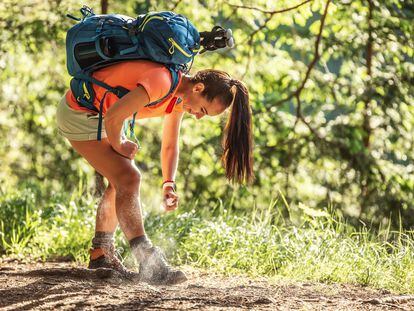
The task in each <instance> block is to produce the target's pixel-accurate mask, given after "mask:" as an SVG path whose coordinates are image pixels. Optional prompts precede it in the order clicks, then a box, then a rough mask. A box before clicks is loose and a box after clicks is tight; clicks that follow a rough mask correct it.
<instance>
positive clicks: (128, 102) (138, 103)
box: [105, 86, 150, 152]
mask: <svg viewBox="0 0 414 311" xmlns="http://www.w3.org/2000/svg"><path fill="white" fill-rule="evenodd" d="M149 100H150V99H149V97H148V94H147V92H146V91H145V89H144V88H143V87H142V86H138V87H137V88H136V89H134V90H132V91H131V92H129V93H128V94H126V95H125V96H124V97H122V98H121V99H119V100H118V101H117V102H116V103H115V104H114V105H112V106H111V107H110V108H109V109H108V111H107V113H106V115H105V129H106V134H107V135H108V141H109V143H110V144H111V146H112V148H114V149H115V151H118V152H119V150H120V148H121V137H122V136H121V131H122V126H123V123H124V120H125V119H127V118H128V117H129V116H131V115H133V114H134V113H135V112H137V111H139V110H140V109H142V108H143V107H144V106H145V105H147V104H148V103H149Z"/></svg>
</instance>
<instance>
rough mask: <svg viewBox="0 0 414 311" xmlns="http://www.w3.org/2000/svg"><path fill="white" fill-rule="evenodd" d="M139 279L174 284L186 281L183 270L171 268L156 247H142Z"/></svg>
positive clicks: (150, 282) (152, 282) (154, 282)
mask: <svg viewBox="0 0 414 311" xmlns="http://www.w3.org/2000/svg"><path fill="white" fill-rule="evenodd" d="M140 251H142V255H143V258H144V259H143V260H142V261H141V263H140V265H139V280H140V281H141V282H146V283H149V284H155V285H174V284H179V283H182V282H185V281H187V277H186V275H185V274H184V272H182V271H180V270H177V269H174V268H172V267H171V266H170V265H169V264H168V263H167V260H166V258H165V256H164V254H163V253H162V251H161V249H159V248H158V247H150V248H147V249H142V250H140Z"/></svg>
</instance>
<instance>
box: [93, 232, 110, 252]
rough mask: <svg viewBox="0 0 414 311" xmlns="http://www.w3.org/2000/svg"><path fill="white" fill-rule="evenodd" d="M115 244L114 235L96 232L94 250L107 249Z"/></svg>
mask: <svg viewBox="0 0 414 311" xmlns="http://www.w3.org/2000/svg"><path fill="white" fill-rule="evenodd" d="M113 244H114V233H113V232H103V231H96V232H95V237H94V238H93V239H92V248H105V247H110V246H112V245H113Z"/></svg>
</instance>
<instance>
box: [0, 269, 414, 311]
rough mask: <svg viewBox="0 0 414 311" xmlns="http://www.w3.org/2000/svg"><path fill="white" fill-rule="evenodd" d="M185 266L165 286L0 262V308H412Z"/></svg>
mask: <svg viewBox="0 0 414 311" xmlns="http://www.w3.org/2000/svg"><path fill="white" fill-rule="evenodd" d="M184 270H185V271H186V273H187V274H188V276H189V280H188V281H187V282H186V283H184V284H180V285H177V286H169V287H168V286H150V285H148V284H144V283H133V282H125V281H121V280H120V279H118V278H116V277H111V278H106V279H102V277H99V276H98V275H97V274H96V273H93V272H91V271H90V270H87V269H84V268H82V267H76V266H75V265H74V264H72V263H33V264H23V263H18V262H13V261H3V262H2V263H0V310H312V311H313V310H335V311H336V310H414V296H401V295H400V296H398V295H393V294H391V293H389V292H388V291H385V290H382V291H380V290H373V289H369V288H364V287H360V286H354V285H339V284H334V285H327V284H318V283H289V284H286V283H280V282H279V283H276V284H272V283H270V282H269V281H267V280H265V279H254V280H249V279H247V278H245V277H241V276H232V277H223V276H218V275H214V274H211V273H208V272H206V271H202V270H195V269H193V268H190V267H185V268H184Z"/></svg>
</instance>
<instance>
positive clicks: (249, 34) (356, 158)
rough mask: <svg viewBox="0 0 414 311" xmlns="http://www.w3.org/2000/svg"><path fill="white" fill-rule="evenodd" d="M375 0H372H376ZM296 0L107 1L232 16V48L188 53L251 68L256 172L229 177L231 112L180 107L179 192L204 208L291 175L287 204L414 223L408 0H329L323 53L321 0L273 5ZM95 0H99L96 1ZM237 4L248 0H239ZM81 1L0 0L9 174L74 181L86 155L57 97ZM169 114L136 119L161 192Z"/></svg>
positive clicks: (0, 103) (268, 191)
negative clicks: (206, 113)
mask: <svg viewBox="0 0 414 311" xmlns="http://www.w3.org/2000/svg"><path fill="white" fill-rule="evenodd" d="M370 2H371V3H372V6H371V7H370V6H369V3H370ZM299 3H300V2H299V1H298V2H295V3H292V1H276V2H275V1H265V0H261V1H254V2H252V1H230V2H227V1H212V0H205V1H200V0H182V1H176V2H170V1H150V0H148V1H141V2H139V3H137V2H134V1H127V2H122V3H121V2H115V1H109V11H110V12H119V13H125V14H129V15H131V16H134V15H137V14H140V13H143V12H145V11H147V10H170V9H174V10H175V11H177V12H180V13H182V14H185V15H187V16H188V17H189V18H190V19H191V20H192V21H193V22H194V23H195V24H196V25H197V26H198V28H199V29H200V30H208V29H210V28H211V27H212V25H214V24H221V25H223V26H225V27H231V28H232V29H233V30H234V34H235V37H236V42H237V48H235V49H231V50H225V51H220V52H215V53H206V54H204V55H202V56H199V57H198V58H197V59H196V61H195V63H194V66H193V70H192V71H193V72H195V71H196V70H198V69H202V68H206V67H213V68H220V69H224V70H226V71H228V72H229V73H231V74H232V75H233V76H235V77H237V78H241V79H243V81H245V82H246V84H247V85H248V87H249V89H250V94H251V106H252V109H253V112H254V134H255V151H254V157H255V167H254V168H255V172H256V181H255V184H254V185H252V186H251V187H249V188H245V187H240V188H238V187H235V186H232V185H229V184H228V183H227V182H226V181H225V179H224V177H223V169H222V167H221V165H220V155H221V154H220V153H221V147H220V135H221V131H222V130H221V128H222V127H223V124H224V118H225V117H223V118H222V119H220V118H211V119H208V118H207V119H203V120H202V121H196V120H195V119H192V118H185V120H184V121H183V129H182V135H181V141H180V148H181V156H180V165H179V169H178V188H179V191H180V194H181V195H182V198H183V201H189V200H192V199H193V198H194V197H197V198H198V200H199V202H200V205H201V206H203V207H204V208H211V207H213V206H214V204H215V203H214V202H215V201H216V198H222V199H223V200H225V201H226V202H232V205H231V209H234V210H238V209H244V210H249V209H250V208H251V206H252V204H254V202H255V204H257V205H258V206H262V207H263V206H265V205H266V202H268V201H269V200H270V199H271V198H272V197H274V193H275V191H277V189H276V187H275V185H277V187H278V188H280V189H283V190H284V192H285V194H286V197H287V200H288V201H289V202H290V204H292V205H295V204H298V202H304V203H306V204H307V205H309V206H311V207H313V208H323V207H324V206H327V205H334V206H335V207H336V208H338V209H340V210H341V211H342V212H343V214H344V215H345V216H346V217H347V218H348V219H350V221H352V222H353V223H354V224H355V225H358V220H357V219H358V218H361V219H363V220H365V221H370V222H376V223H381V222H383V221H387V219H388V218H391V220H392V223H393V225H397V223H398V216H399V215H400V214H401V215H402V216H403V217H402V219H403V222H404V226H406V227H410V226H412V225H413V224H414V218H413V215H414V214H413V213H412V210H413V202H414V197H413V193H414V174H413V172H414V171H413V166H412V164H411V163H412V162H413V158H414V151H413V150H414V148H412V146H413V137H414V136H413V134H412V133H413V128H414V116H413V114H414V110H413V107H412V105H411V103H412V102H413V94H414V90H413V85H414V83H413V79H414V77H413V72H414V70H413V68H414V61H413V56H414V42H413V38H412V35H411V34H412V33H413V31H414V29H413V23H412V19H413V17H414V16H413V5H412V4H411V3H409V2H402V1H396V0H387V1H385V2H384V1H382V2H378V1H376V0H372V1H362V0H358V1H348V0H342V1H335V2H331V4H330V6H329V7H328V14H327V17H326V21H325V25H324V29H323V31H322V32H321V38H320V46H319V47H320V49H319V52H320V53H319V54H320V57H319V59H317V61H316V63H315V66H314V67H313V68H312V70H311V71H310V74H309V78H308V80H307V81H306V84H305V85H304V87H303V89H302V90H301V91H300V101H301V114H302V116H303V120H306V123H305V122H304V121H303V120H302V119H301V118H299V119H298V118H297V112H298V111H297V108H298V102H297V100H296V98H295V96H289V95H290V94H293V93H294V92H296V91H297V90H298V88H299V87H300V85H301V84H302V82H303V80H304V78H305V72H306V71H307V69H308V66H309V64H310V63H311V61H312V60H313V59H314V56H315V42H316V38H317V36H318V33H319V27H320V25H321V22H320V20H321V17H322V15H323V10H324V7H325V4H326V2H325V1H322V0H315V1H311V2H310V3H306V4H305V5H302V6H300V7H298V8H297V9H295V10H290V11H287V12H284V13H282V14H279V13H274V14H272V13H265V12H262V11H259V10H255V9H254V8H255V7H256V8H260V9H262V10H264V11H270V12H271V11H274V10H280V9H283V8H288V7H291V6H294V5H296V4H299ZM88 4H89V5H90V6H92V7H93V8H95V10H96V11H97V12H99V5H100V4H99V2H98V1H90V2H89V3H88ZM232 4H240V5H244V6H246V7H252V8H253V9H252V8H241V7H235V6H233V5H232ZM79 6H80V4H79V3H78V2H77V1H66V2H61V1H46V2H33V1H23V2H22V1H20V2H16V1H14V0H6V1H2V3H1V4H0V27H1V28H2V29H3V31H2V33H1V34H0V69H1V74H0V125H1V127H0V158H1V159H2V168H3V169H2V171H1V172H0V180H1V181H6V180H7V182H8V183H9V184H11V185H13V184H17V183H19V182H20V181H22V180H25V181H29V180H32V181H41V182H43V183H46V184H48V187H50V188H53V189H54V190H55V191H60V190H63V191H72V190H73V189H74V187H76V185H77V183H78V180H79V178H81V177H80V175H79V174H78V172H80V171H84V172H87V174H89V175H92V174H91V173H92V171H91V170H90V169H88V168H87V165H86V164H85V162H84V161H83V160H81V159H79V158H78V156H77V155H76V153H75V152H74V151H73V149H72V148H70V146H69V145H68V144H67V143H66V142H65V140H64V139H62V138H61V137H60V136H59V135H58V134H57V131H56V124H55V117H54V114H55V107H56V106H57V103H58V102H59V100H60V98H61V96H63V94H64V93H65V91H66V90H67V88H68V85H69V76H68V75H67V73H66V70H65V50H64V39H65V31H66V30H67V29H68V28H69V27H70V26H71V25H72V24H73V21H71V20H70V19H68V18H66V17H65V14H66V13H72V14H75V15H76V11H77V10H78V8H79ZM161 122H162V121H161V120H143V121H140V122H138V134H139V137H140V139H141V141H142V143H143V150H142V151H141V152H140V154H139V155H138V156H137V162H138V163H139V166H140V167H141V170H142V171H143V173H144V178H145V176H149V177H150V178H145V183H146V187H148V193H151V195H159V191H155V190H151V189H158V187H159V184H160V182H161V168H160V164H159V149H160V128H161V124H162V123H161Z"/></svg>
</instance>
